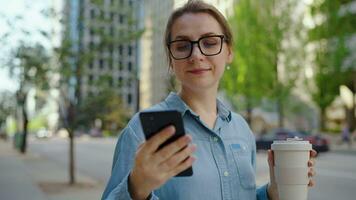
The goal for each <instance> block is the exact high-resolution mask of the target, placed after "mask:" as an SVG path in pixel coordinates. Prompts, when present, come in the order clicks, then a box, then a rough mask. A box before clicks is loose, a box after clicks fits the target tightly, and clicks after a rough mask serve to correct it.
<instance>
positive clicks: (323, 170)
mask: <svg viewBox="0 0 356 200" xmlns="http://www.w3.org/2000/svg"><path fill="white" fill-rule="evenodd" d="M115 143H116V139H107V138H105V139H103V138H78V139H76V158H77V163H76V165H77V169H78V170H79V171H80V172H81V173H82V174H85V175H88V176H90V177H92V178H94V179H96V180H97V181H99V182H100V183H102V184H106V182H107V179H108V177H109V176H110V171H111V163H112V156H113V152H114V148H115ZM68 146H69V143H68V140H67V139H59V138H53V139H49V140H37V139H31V140H30V142H29V151H30V152H32V153H36V154H40V155H41V156H44V157H46V158H48V159H50V160H53V161H55V162H57V163H58V165H61V166H63V167H67V166H68V164H67V163H68ZM316 172H317V176H316V186H315V187H313V188H311V189H310V190H309V199H311V200H335V199H337V200H351V199H355V198H356V154H351V153H347V152H344V153H340V152H328V153H323V154H320V155H319V156H318V158H317V161H316ZM268 179H269V175H268V165H267V157H266V153H264V152H259V153H258V154H257V184H258V185H262V184H264V183H266V182H267V181H268Z"/></svg>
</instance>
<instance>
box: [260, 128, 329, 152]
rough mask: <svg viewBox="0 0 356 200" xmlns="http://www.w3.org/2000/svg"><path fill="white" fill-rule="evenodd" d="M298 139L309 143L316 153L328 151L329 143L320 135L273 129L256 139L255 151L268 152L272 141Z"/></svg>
mask: <svg viewBox="0 0 356 200" xmlns="http://www.w3.org/2000/svg"><path fill="white" fill-rule="evenodd" d="M294 137H299V138H302V139H303V140H307V141H309V142H310V143H311V144H312V146H313V149H314V150H315V151H316V152H327V151H329V145H330V141H329V140H328V139H327V138H325V137H324V136H322V135H320V134H316V135H313V134H310V133H309V132H301V131H294V130H289V129H274V130H272V131H270V132H268V133H266V134H264V135H261V136H260V137H256V149H257V150H268V149H270V148H271V144H272V143H273V141H274V140H285V139H287V138H294Z"/></svg>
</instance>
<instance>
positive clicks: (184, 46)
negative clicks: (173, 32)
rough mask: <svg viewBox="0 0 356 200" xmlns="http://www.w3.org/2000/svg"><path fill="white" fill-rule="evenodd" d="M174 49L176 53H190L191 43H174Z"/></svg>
mask: <svg viewBox="0 0 356 200" xmlns="http://www.w3.org/2000/svg"><path fill="white" fill-rule="evenodd" d="M172 45H173V49H174V50H176V51H190V42H187V41H177V42H174V43H172Z"/></svg>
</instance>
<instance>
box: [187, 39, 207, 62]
mask: <svg viewBox="0 0 356 200" xmlns="http://www.w3.org/2000/svg"><path fill="white" fill-rule="evenodd" d="M203 56H204V55H203V54H202V52H201V51H200V49H199V46H198V43H196V44H193V46H192V55H190V58H189V59H190V61H194V60H195V59H198V60H201V59H202V58H203Z"/></svg>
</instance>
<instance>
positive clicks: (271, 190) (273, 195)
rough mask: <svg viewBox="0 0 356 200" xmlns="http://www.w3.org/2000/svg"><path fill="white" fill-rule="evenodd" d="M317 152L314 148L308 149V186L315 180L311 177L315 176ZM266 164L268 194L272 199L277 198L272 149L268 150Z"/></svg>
mask: <svg viewBox="0 0 356 200" xmlns="http://www.w3.org/2000/svg"><path fill="white" fill-rule="evenodd" d="M316 155H317V152H316V151H315V150H311V151H310V159H309V161H308V167H309V170H308V177H309V184H308V186H309V187H313V186H314V185H315V181H314V180H313V179H312V178H313V177H314V176H315V170H314V166H315V158H316ZM268 166H269V174H270V183H269V184H268V190H267V191H268V196H269V197H270V199H272V200H278V199H279V198H278V188H277V183H276V177H275V175H274V170H273V169H274V154H273V151H272V150H268Z"/></svg>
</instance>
